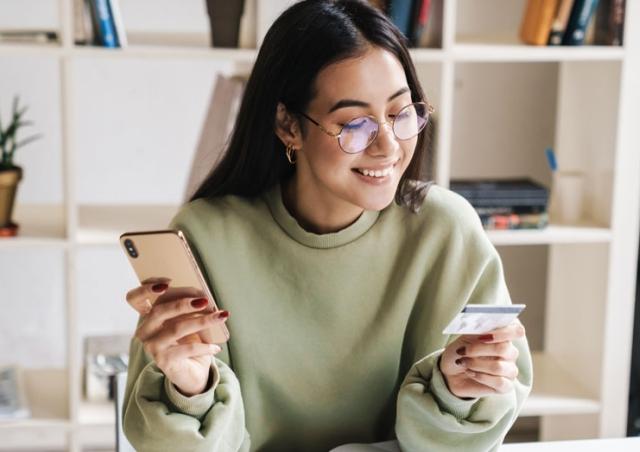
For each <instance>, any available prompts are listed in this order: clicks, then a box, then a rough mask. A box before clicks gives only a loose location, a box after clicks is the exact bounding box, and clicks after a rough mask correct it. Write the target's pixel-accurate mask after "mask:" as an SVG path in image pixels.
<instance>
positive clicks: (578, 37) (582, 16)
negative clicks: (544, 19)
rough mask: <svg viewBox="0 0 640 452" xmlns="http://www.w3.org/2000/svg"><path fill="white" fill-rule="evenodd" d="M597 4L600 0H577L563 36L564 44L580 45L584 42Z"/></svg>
mask: <svg viewBox="0 0 640 452" xmlns="http://www.w3.org/2000/svg"><path fill="white" fill-rule="evenodd" d="M597 6H598V0H575V2H574V4H573V9H572V10H571V16H569V23H568V24H567V30H566V31H565V33H564V36H563V38H562V45H565V46H580V45H582V44H584V36H585V33H586V32H587V27H588V26H589V22H590V21H591V18H592V17H593V14H594V13H595V11H596V7H597Z"/></svg>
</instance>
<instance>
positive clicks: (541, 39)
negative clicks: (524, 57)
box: [519, 0, 560, 46]
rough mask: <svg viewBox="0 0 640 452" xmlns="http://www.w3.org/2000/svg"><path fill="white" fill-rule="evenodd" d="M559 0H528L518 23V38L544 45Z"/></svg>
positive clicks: (547, 38)
mask: <svg viewBox="0 0 640 452" xmlns="http://www.w3.org/2000/svg"><path fill="white" fill-rule="evenodd" d="M559 1H560V0H528V2H527V6H526V9H525V14H524V16H523V17H522V21H521V24H520V33H519V34H520V39H521V40H522V42H524V43H526V44H531V45H537V46H544V45H547V42H549V34H550V32H551V25H552V24H553V20H554V18H555V17H556V13H557V11H558V5H559Z"/></svg>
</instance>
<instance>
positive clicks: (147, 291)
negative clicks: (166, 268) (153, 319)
mask: <svg viewBox="0 0 640 452" xmlns="http://www.w3.org/2000/svg"><path fill="white" fill-rule="evenodd" d="M170 283H171V280H170V279H169V278H149V279H147V280H145V281H144V282H143V283H142V284H141V285H140V286H138V287H136V288H135V289H131V290H130V291H129V292H127V296H126V300H127V303H129V304H130V305H131V306H132V307H133V309H135V310H136V311H138V313H140V314H142V315H146V314H147V313H148V312H149V311H150V310H151V308H152V306H153V304H154V303H155V301H156V300H157V298H158V297H159V296H160V295H162V294H163V293H164V292H165V291H166V290H167V289H168V288H169V284H170Z"/></svg>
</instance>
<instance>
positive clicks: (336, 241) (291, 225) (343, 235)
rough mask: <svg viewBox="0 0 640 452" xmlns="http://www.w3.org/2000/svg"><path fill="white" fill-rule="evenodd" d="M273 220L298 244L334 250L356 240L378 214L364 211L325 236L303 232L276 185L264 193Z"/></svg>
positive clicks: (373, 222)
mask: <svg viewBox="0 0 640 452" xmlns="http://www.w3.org/2000/svg"><path fill="white" fill-rule="evenodd" d="M265 201H266V203H267V205H268V206H269V210H270V211H271V215H272V216H273V219H274V220H275V221H276V223H278V225H279V226H280V227H281V228H282V230H283V231H284V232H285V233H286V234H287V235H288V236H289V237H291V238H292V239H294V240H295V241H297V242H298V243H300V244H302V245H305V246H308V247H311V248H336V247H339V246H342V245H346V244H347V243H350V242H353V241H354V240H357V239H358V238H359V237H361V236H363V235H364V234H365V233H366V232H367V231H368V230H369V229H371V227H372V226H373V225H374V224H375V223H376V221H377V219H378V216H379V215H380V212H378V211H376V210H365V211H364V212H362V214H361V215H360V216H359V217H358V219H357V220H356V221H354V222H353V223H351V224H350V225H349V226H347V227H346V228H343V229H341V230H339V231H337V232H330V233H327V234H315V233H313V232H309V231H307V230H305V229H304V228H303V227H302V226H300V224H299V223H298V221H297V220H296V219H295V218H294V217H293V216H292V215H291V214H290V213H289V211H288V210H287V208H286V207H285V205H284V202H283V200H282V187H281V184H280V183H278V184H276V185H275V186H274V187H272V188H271V189H269V190H268V191H267V192H266V193H265Z"/></svg>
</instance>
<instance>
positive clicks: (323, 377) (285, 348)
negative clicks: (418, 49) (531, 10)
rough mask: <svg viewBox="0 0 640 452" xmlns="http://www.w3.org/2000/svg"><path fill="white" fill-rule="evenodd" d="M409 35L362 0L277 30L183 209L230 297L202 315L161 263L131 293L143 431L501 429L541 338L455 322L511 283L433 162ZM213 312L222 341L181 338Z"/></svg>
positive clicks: (282, 442)
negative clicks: (480, 331)
mask: <svg viewBox="0 0 640 452" xmlns="http://www.w3.org/2000/svg"><path fill="white" fill-rule="evenodd" d="M404 42H405V41H404V39H403V38H402V36H401V34H400V33H399V32H398V31H397V29H396V28H395V27H394V26H393V25H392V24H391V23H390V22H389V21H388V20H387V19H386V18H385V17H384V16H383V15H382V14H381V13H379V12H378V11H377V10H375V9H373V8H371V7H369V6H368V5H367V4H366V3H365V2H361V1H354V0H351V1H347V0H342V1H335V2H333V1H317V0H316V1H311V0H309V1H303V2H301V3H298V4H296V5H294V6H292V7H291V8H290V9H288V10H287V11H285V12H284V13H283V14H282V16H281V17H280V18H279V19H278V20H277V21H276V22H275V23H274V25H273V26H272V27H271V29H270V30H269V32H268V33H267V36H266V37H265V40H264V42H263V44H262V47H261V49H260V53H259V55H258V58H257V61H256V63H255V66H254V69H253V72H252V74H251V77H250V79H249V81H248V84H247V88H246V91H245V95H244V98H243V101H242V106H241V108H240V112H239V116H238V119H237V122H236V126H235V129H234V132H233V135H232V138H231V141H230V143H229V146H228V150H227V153H226V155H225V157H224V159H223V160H222V161H221V163H220V164H219V166H218V167H217V168H216V169H215V170H214V171H213V172H212V173H211V174H210V176H209V177H208V178H207V180H206V181H205V182H204V183H203V184H202V186H201V187H200V188H199V190H198V191H197V192H196V194H195V195H194V197H193V199H192V200H191V201H190V202H189V203H188V204H187V205H185V206H183V208H182V209H181V210H180V212H179V213H178V214H177V215H176V217H175V218H174V219H173V221H172V223H171V227H172V228H176V229H181V230H182V231H183V232H184V233H185V235H186V236H187V237H188V239H189V241H190V242H191V244H192V245H193V246H194V247H195V248H196V249H197V252H198V260H199V262H200V264H201V265H202V268H203V270H204V272H205V273H206V277H207V279H208V282H209V285H210V286H211V288H212V291H213V294H214V297H215V298H216V301H217V302H218V304H219V305H220V307H221V308H222V309H224V310H223V311H220V312H218V313H215V314H210V315H206V316H201V317H198V318H194V317H193V316H190V315H186V314H192V313H194V312H195V313H197V312H198V311H199V310H200V309H202V308H203V307H204V306H205V305H206V301H203V300H202V299H200V298H198V297H199V296H200V295H201V294H198V293H196V292H193V291H191V292H190V291H188V290H186V291H185V290H175V289H174V291H173V292H172V288H171V287H170V282H168V281H164V280H161V279H158V280H155V281H153V283H149V284H145V285H142V286H140V287H138V288H135V289H133V290H132V291H130V292H129V293H128V294H127V300H128V301H129V302H130V303H131V304H132V305H133V306H134V307H135V308H136V309H137V310H138V311H139V312H140V313H141V314H142V316H141V320H140V324H139V327H138V329H137V331H136V337H135V338H134V340H133V341H132V346H131V358H130V369H129V382H128V385H127V386H128V387H127V395H126V400H125V416H124V427H125V432H126V434H127V436H128V438H129V439H130V441H131V442H132V444H133V445H134V447H135V448H136V449H137V450H154V451H157V450H189V451H195V450H197V451H208V452H213V451H238V450H242V451H249V450H261V451H288V450H292V451H316V450H317V451H327V450H329V449H330V448H332V447H335V446H337V445H340V444H344V443H354V442H358V443H371V442H376V441H383V440H387V439H393V438H397V439H398V441H399V445H400V447H401V448H402V450H406V451H423V450H436V451H449V450H452V451H453V450H455V451H487V450H496V449H497V448H498V446H499V444H500V443H501V441H502V439H503V437H504V435H505V434H506V433H507V431H508V429H509V427H510V426H511V425H512V423H513V422H514V420H515V418H516V416H517V414H518V412H519V410H520V408H521V407H522V404H523V401H524V399H525V398H526V397H527V395H528V393H529V392H530V389H531V383H532V375H531V358H530V353H529V350H528V346H527V342H526V338H525V332H524V328H523V327H522V325H521V324H520V323H519V322H514V323H513V324H511V325H509V326H508V327H506V328H503V329H501V330H496V331H493V332H492V333H491V334H488V335H484V336H460V337H447V336H445V335H443V334H442V329H443V328H444V326H445V325H446V324H447V323H448V322H449V321H450V320H451V319H452V318H453V317H454V315H455V314H456V313H457V312H458V311H459V310H460V309H461V308H462V307H463V306H464V305H465V304H467V303H494V304H495V303H502V304H507V303H511V301H510V298H509V293H508V291H507V288H506V285H505V282H504V276H503V271H502V266H501V262H500V259H499V256H498V254H497V252H496V250H495V249H494V248H493V246H492V245H491V244H490V242H489V241H488V239H487V238H486V235H485V234H484V231H483V230H482V227H481V225H480V221H479V219H478V217H477V215H476V214H475V211H474V210H473V208H472V207H471V206H470V205H469V204H468V203H467V202H466V201H465V200H464V199H463V198H461V197H459V196H457V195H456V194H454V193H452V192H450V191H448V190H446V189H444V188H440V187H438V186H431V185H429V184H425V183H420V182H417V180H419V179H420V177H421V175H422V171H421V169H422V167H423V165H424V159H425V157H426V156H425V152H426V151H425V149H426V137H425V128H424V127H425V125H426V124H427V123H428V119H429V113H430V107H429V105H428V104H427V103H426V99H425V96H424V94H423V91H422V88H421V87H420V84H419V82H418V79H417V76H416V72H415V69H414V67H413V65H412V63H411V60H410V57H409V54H408V51H407V48H406V47H405V43H404ZM167 283H169V284H167ZM159 296H162V297H163V298H162V301H163V303H162V304H157V305H153V307H152V304H149V301H151V302H153V301H154V300H155V299H156V298H158V297H159ZM229 312H230V313H231V315H230V316H229ZM216 322H227V326H228V328H229V330H230V332H231V339H230V342H228V343H227V344H222V348H221V347H219V346H218V345H212V344H205V343H202V342H200V341H197V342H195V343H193V342H192V343H185V340H184V338H185V337H187V336H190V335H193V334H194V333H198V332H199V331H201V330H203V329H204V328H208V327H211V326H212V325H214V324H215V323H216ZM168 325H169V326H170V327H168ZM212 355H216V356H215V359H213V360H212Z"/></svg>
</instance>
